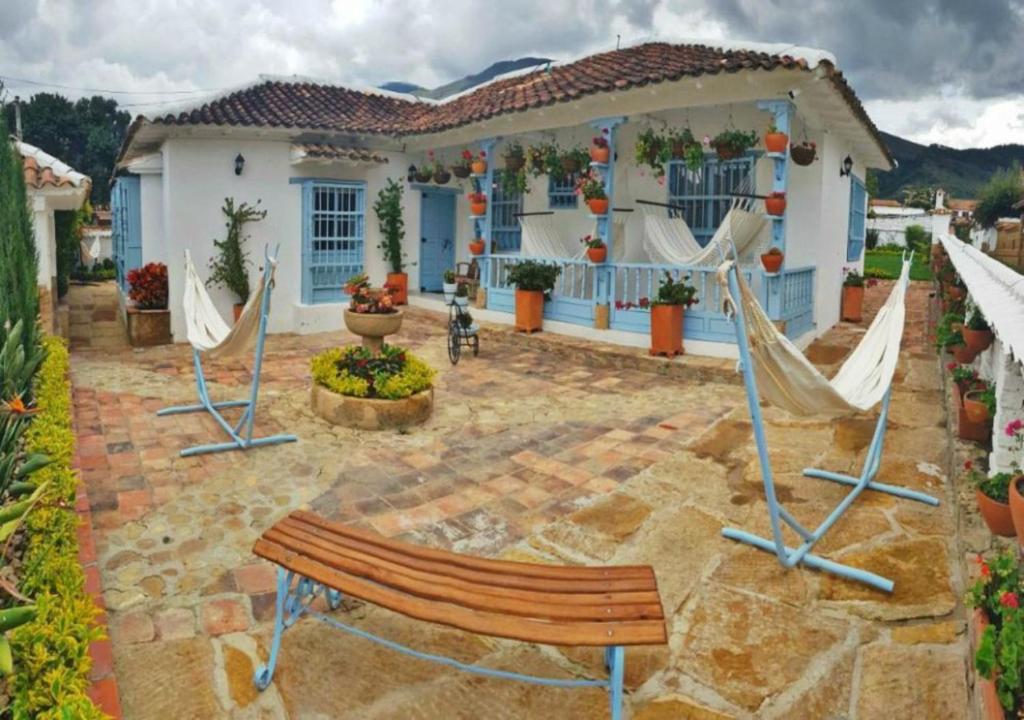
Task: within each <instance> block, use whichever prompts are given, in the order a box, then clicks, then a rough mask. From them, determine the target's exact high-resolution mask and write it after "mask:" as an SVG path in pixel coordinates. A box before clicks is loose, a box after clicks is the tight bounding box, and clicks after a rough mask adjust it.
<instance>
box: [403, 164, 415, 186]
mask: <svg viewBox="0 0 1024 720" xmlns="http://www.w3.org/2000/svg"><path fill="white" fill-rule="evenodd" d="M405 179H406V180H408V181H409V182H412V181H413V180H415V179H416V166H415V165H410V166H409V174H408V175H407V176H406V178H405Z"/></svg>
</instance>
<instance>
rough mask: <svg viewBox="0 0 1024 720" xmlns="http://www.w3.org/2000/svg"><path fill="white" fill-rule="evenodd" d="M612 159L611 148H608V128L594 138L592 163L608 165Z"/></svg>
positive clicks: (591, 155) (591, 149)
mask: <svg viewBox="0 0 1024 720" xmlns="http://www.w3.org/2000/svg"><path fill="white" fill-rule="evenodd" d="M610 159H611V148H610V147H609V146H608V128H605V129H603V130H602V131H601V134H600V135H597V136H595V137H594V139H593V140H592V141H591V144H590V160H591V162H596V163H600V164H601V165H607V164H608V161H609V160H610Z"/></svg>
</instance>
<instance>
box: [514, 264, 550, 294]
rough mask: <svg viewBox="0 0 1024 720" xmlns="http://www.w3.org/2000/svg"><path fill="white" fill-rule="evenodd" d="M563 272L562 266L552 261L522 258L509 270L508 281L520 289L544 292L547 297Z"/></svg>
mask: <svg viewBox="0 0 1024 720" xmlns="http://www.w3.org/2000/svg"><path fill="white" fill-rule="evenodd" d="M561 274H562V268H560V267H559V266H558V265H553V264H551V263H543V262H538V261H536V260H522V261H520V262H518V263H516V264H515V265H513V266H512V267H511V268H510V269H509V271H508V282H509V284H510V285H515V286H516V289H518V290H528V291H533V292H542V293H544V297H545V298H547V297H548V296H549V295H550V294H551V291H552V290H554V289H555V282H556V281H557V280H558V276H559V275H561Z"/></svg>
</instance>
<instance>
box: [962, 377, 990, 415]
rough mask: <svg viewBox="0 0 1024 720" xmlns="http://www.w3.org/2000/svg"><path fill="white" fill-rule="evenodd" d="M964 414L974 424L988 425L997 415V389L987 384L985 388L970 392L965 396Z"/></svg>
mask: <svg viewBox="0 0 1024 720" xmlns="http://www.w3.org/2000/svg"><path fill="white" fill-rule="evenodd" d="M964 412H965V413H967V418H968V419H969V420H970V421H971V422H974V423H987V422H989V421H990V420H991V419H992V418H993V417H995V414H996V389H995V386H994V385H993V384H992V383H989V382H986V383H985V384H984V386H983V387H980V388H975V389H973V390H969V391H968V392H967V393H966V394H965V395H964Z"/></svg>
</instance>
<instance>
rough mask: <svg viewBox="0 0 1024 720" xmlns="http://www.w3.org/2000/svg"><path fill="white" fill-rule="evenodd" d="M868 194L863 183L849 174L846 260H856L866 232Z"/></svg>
mask: <svg viewBox="0 0 1024 720" xmlns="http://www.w3.org/2000/svg"><path fill="white" fill-rule="evenodd" d="M867 215H868V194H867V191H866V190H865V188H864V183H863V182H862V181H861V180H859V179H857V178H856V177H854V176H853V175H851V176H850V222H849V225H848V228H849V229H848V232H847V236H846V261H847V262H857V261H858V260H860V254H861V252H863V250H864V236H865V234H866V233H867Z"/></svg>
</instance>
